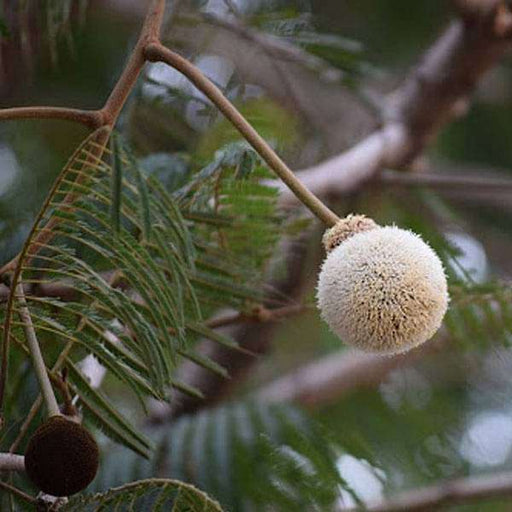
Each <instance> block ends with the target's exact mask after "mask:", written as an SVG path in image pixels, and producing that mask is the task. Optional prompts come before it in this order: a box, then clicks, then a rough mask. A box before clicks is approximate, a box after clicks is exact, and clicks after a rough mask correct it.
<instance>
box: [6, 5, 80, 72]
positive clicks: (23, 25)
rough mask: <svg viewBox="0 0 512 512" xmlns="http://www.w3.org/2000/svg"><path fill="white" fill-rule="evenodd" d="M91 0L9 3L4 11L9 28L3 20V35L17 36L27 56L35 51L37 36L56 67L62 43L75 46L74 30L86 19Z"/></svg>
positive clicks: (8, 36)
mask: <svg viewBox="0 0 512 512" xmlns="http://www.w3.org/2000/svg"><path fill="white" fill-rule="evenodd" d="M87 7H88V0H25V1H22V2H7V3H6V5H5V7H4V8H3V11H4V12H5V13H6V14H8V19H9V20H10V25H8V24H7V22H6V19H5V18H4V17H3V16H2V17H1V18H0V36H1V37H2V38H6V39H9V38H11V37H12V36H14V35H16V36H18V37H19V40H20V41H21V45H22V47H23V50H24V52H23V53H24V54H25V56H26V54H27V51H32V49H33V48H32V47H33V46H34V45H33V43H34V34H37V37H38V38H39V39H40V40H41V41H42V42H43V43H44V45H45V46H46V47H47V48H48V51H49V54H50V58H51V61H52V64H53V65H56V64H57V62H58V46H59V43H61V42H62V41H65V42H66V43H67V45H68V47H69V48H70V49H72V45H73V34H72V30H71V27H72V26H73V24H74V23H76V22H78V23H80V24H83V22H84V20H85V15H86V10H87Z"/></svg>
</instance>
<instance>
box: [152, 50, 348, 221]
mask: <svg viewBox="0 0 512 512" xmlns="http://www.w3.org/2000/svg"><path fill="white" fill-rule="evenodd" d="M145 55H146V58H147V59H148V60H149V61H151V62H165V63H166V64H168V65H169V66H171V67H173V68H174V69H176V70H177V71H179V72H180V73H182V74H183V75H185V76H186V77H187V78H188V79H189V80H190V81H191V82H192V83H193V84H194V85H195V86H196V87H197V88H198V89H199V90H200V91H201V92H202V93H203V94H205V95H206V96H207V97H208V98H209V99H210V100H211V101H212V102H213V103H214V105H215V106H216V107H217V108H218V109H219V110H220V111H221V112H222V113H223V114H224V115H225V116H226V117H227V119H228V120H229V121H230V122H231V123H232V124H233V126H234V127H235V128H236V129H237V130H238V131H239V132H240V133H241V134H242V136H243V137H244V138H245V139H246V140H247V141H248V142H249V143H250V144H251V146H252V147H253V148H254V149H255V150H256V152H257V153H258V154H259V155H260V156H261V158H263V160H265V162H266V163H267V164H268V166H269V167H270V168H271V169H272V170H273V171H274V172H275V173H276V174H277V175H278V176H279V177H280V178H281V179H282V180H283V182H284V183H286V185H288V187H289V188H290V190H291V191H292V192H293V193H294V194H295V195H296V196H297V198H298V199H299V200H300V201H301V202H302V203H303V204H304V205H305V206H306V207H307V208H309V209H310V210H311V211H312V212H313V213H314V214H315V215H316V216H317V217H318V218H319V219H320V220H321V221H323V222H324V223H325V224H327V225H328V226H333V225H334V224H336V223H337V222H338V221H339V217H338V216H337V215H336V214H335V213H334V212H332V211H331V210H330V209H329V208H328V207H327V206H326V205H325V204H324V203H323V202H322V201H320V199H318V198H317V197H316V196H315V195H314V194H312V193H311V191H310V190H309V189H308V188H307V187H305V186H304V185H303V184H302V183H301V181H300V180H299V179H298V178H297V177H296V176H295V174H294V173H293V172H292V171H291V170H290V168H289V167H288V166H287V165H286V164H285V163H284V162H283V160H282V159H281V158H280V157H279V156H278V155H277V154H276V152H275V151H274V150H273V149H272V148H271V147H270V146H269V145H268V144H267V142H266V141H265V139H263V137H261V135H260V134H259V133H258V132H257V131H256V130H255V129H254V128H253V127H252V126H251V125H250V124H249V123H248V122H247V120H246V119H245V117H244V116H243V115H242V114H241V113H240V112H239V111H238V110H237V109H236V107H235V106H234V105H233V104H232V103H231V102H230V101H229V100H228V99H227V98H226V97H225V96H224V94H223V93H222V91H221V90H220V89H219V88H218V87H217V86H216V85H215V84H214V83H213V82H212V81H211V80H209V79H208V78H207V77H206V76H205V75H204V74H203V73H202V72H201V71H200V70H199V69H198V68H197V67H195V66H194V65H193V64H192V63H191V62H189V61H188V60H187V59H184V58H183V57H181V55H178V54H177V53H175V52H173V51H172V50H169V49H168V48H166V47H165V46H163V45H162V44H160V43H159V42H155V43H152V44H150V45H148V46H147V47H146V50H145Z"/></svg>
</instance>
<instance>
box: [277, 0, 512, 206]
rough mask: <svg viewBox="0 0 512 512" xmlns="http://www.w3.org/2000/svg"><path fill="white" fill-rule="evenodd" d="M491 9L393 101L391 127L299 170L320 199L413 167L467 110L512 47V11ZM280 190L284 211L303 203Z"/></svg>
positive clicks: (448, 37)
mask: <svg viewBox="0 0 512 512" xmlns="http://www.w3.org/2000/svg"><path fill="white" fill-rule="evenodd" d="M491 7H493V9H494V10H493V12H490V13H485V15H484V14H482V13H480V14H479V15H475V16H474V17H472V18H471V19H470V20H457V21H454V22H453V23H451V24H450V25H449V27H448V28H447V30H446V31H445V32H444V33H443V34H442V36H441V37H440V38H439V39H438V40H437V41H436V43H435V44H434V45H433V46H432V47H431V48H430V49H429V50H428V51H427V53H426V54H425V56H424V57H423V59H422V61H421V65H420V66H417V67H415V68H414V69H413V71H412V72H411V73H410V74H409V76H408V77H407V78H406V80H405V81H404V83H403V84H402V86H401V87H399V88H398V89H397V90H396V91H395V92H394V93H393V94H392V95H391V96H390V97H389V98H388V100H387V102H386V105H385V108H384V117H385V126H384V127H383V128H382V129H380V130H378V131H376V132H374V133H373V134H371V135H370V136H369V137H367V138H366V139H364V140H363V141H361V142H359V143H358V144H357V145H355V146H354V147H352V148H351V149H349V150H348V151H346V152H344V153H341V154H339V155H336V156H334V157H332V158H330V159H328V160H326V161H324V162H321V163H319V164H317V165H315V166H313V167H310V168H308V169H304V170H303V171H298V174H299V176H300V179H301V181H302V183H304V185H305V186H307V187H308V188H309V189H310V190H311V191H312V192H313V193H315V194H316V195H318V196H320V197H326V196H329V197H330V196H333V197H340V196H343V195H345V194H348V193H351V192H353V191H355V190H357V189H359V188H361V187H362V186H363V185H364V184H365V183H366V182H368V180H370V179H372V178H373V177H374V176H375V175H376V174H377V173H378V172H379V171H380V170H381V169H383V168H385V167H388V168H392V169H401V168H407V166H408V165H409V164H411V163H412V162H413V161H414V159H416V158H417V157H418V156H419V155H421V153H422V151H423V149H424V148H425V146H426V145H428V144H429V143H430V142H432V139H433V138H434V137H435V135H436V134H437V133H439V131H440V130H441V128H442V127H443V126H444V125H445V124H446V123H447V122H449V121H452V120H453V119H454V118H456V117H460V116H461V115H463V114H464V113H465V112H466V111H467V108H468V98H469V96H470V94H471V93H472V92H473V90H474V89H475V87H476V85H477V83H478V81H479V80H480V79H481V78H482V76H483V75H484V74H485V73H486V72H487V71H488V70H489V69H490V68H491V67H492V66H494V65H495V64H496V62H497V61H498V60H499V59H500V58H501V57H502V56H503V55H504V53H505V52H506V51H507V50H508V49H509V48H510V46H511V32H512V20H511V18H512V13H511V11H510V10H509V8H508V7H506V5H505V3H504V2H495V5H494V6H491ZM491 11H492V9H491ZM278 185H279V184H278ZM280 189H281V192H282V198H281V200H282V204H283V205H284V206H290V205H293V204H296V203H297V201H296V199H295V197H294V196H293V195H292V194H290V192H289V191H288V190H287V189H286V188H285V187H282V186H280Z"/></svg>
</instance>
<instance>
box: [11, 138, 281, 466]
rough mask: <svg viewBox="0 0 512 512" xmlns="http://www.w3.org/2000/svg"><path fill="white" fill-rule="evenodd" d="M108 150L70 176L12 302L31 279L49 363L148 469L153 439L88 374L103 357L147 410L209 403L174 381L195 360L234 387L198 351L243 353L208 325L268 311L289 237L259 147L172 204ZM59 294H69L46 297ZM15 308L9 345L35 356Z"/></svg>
mask: <svg viewBox="0 0 512 512" xmlns="http://www.w3.org/2000/svg"><path fill="white" fill-rule="evenodd" d="M107 138H108V133H107V132H106V131H105V130H102V131H99V132H97V133H95V134H93V135H92V136H90V137H89V138H88V139H87V140H86V141H85V142H84V143H83V144H82V145H81V146H80V147H79V148H78V149H77V151H76V152H75V154H74V155H73V157H72V158H71V159H70V161H69V163H68V164H67V165H66V167H65V168H64V169H63V171H62V172H61V174H60V175H59V177H58V179H57V181H56V183H55V185H54V187H53V189H52V191H51V193H50V195H49V196H48V198H47V201H46V203H45V205H44V207H43V209H42V210H41V213H40V215H39V217H38V219H37V220H36V223H35V225H34V228H33V230H32V232H31V234H30V236H29V238H28V240H27V242H26V244H25V248H24V251H23V253H22V257H21V259H20V261H19V263H18V266H17V271H16V273H15V274H14V276H13V283H12V286H11V289H14V283H16V282H17V281H18V280H19V279H21V278H22V279H23V282H24V283H25V285H26V286H28V287H29V291H28V292H27V301H28V305H29V308H30V312H31V316H32V321H33V323H34V328H35V330H36V333H37V335H38V338H39V340H40V342H42V343H44V344H45V346H48V348H47V349H45V354H46V362H47V364H48V365H49V366H50V361H52V360H53V362H56V361H59V365H60V366H65V367H67V369H68V372H69V385H70V387H71V390H72V391H73V392H75V393H77V394H78V396H79V397H80V405H81V406H82V408H83V410H84V413H85V416H86V418H88V419H89V421H91V422H92V423H94V424H96V425H97V426H98V427H99V428H100V429H101V430H102V431H103V432H104V433H105V434H106V435H108V436H109V437H111V438H112V439H114V440H116V441H117V442H120V443H123V444H125V445H126V446H128V447H130V448H131V449H132V450H134V451H136V452H137V453H139V454H142V455H144V456H148V454H149V451H148V450H149V449H150V443H149V442H148V440H147V439H146V438H145V437H144V436H142V435H141V434H140V433H138V432H137V431H136V429H135V428H134V427H133V425H132V424H131V422H129V421H128V420H127V419H125V418H124V417H123V416H122V415H121V414H120V413H119V412H118V411H117V409H116V407H115V406H114V405H113V404H112V403H111V400H110V399H109V398H108V397H107V396H106V394H105V393H103V392H102V391H99V390H97V389H94V388H93V387H92V386H91V384H90V383H89V381H88V379H87V378H86V377H85V376H84V374H83V373H82V370H81V368H80V364H79V361H80V360H81V359H82V358H83V356H84V355H85V354H93V355H94V356H95V357H96V358H97V360H98V361H99V362H100V363H101V364H102V365H103V366H104V367H105V368H106V369H107V370H108V371H109V373H110V374H111V375H113V376H114V377H116V378H117V379H118V380H119V381H120V382H122V383H123V384H124V385H125V386H127V387H128V388H129V389H131V390H132V392H133V393H134V394H135V396H137V397H138V398H139V400H140V402H141V404H142V405H144V399H145V397H147V396H151V397H153V398H156V399H159V400H166V399H168V397H169V396H170V395H169V391H170V388H171V387H174V388H176V389H179V390H180V391H182V392H185V393H189V394H193V395H195V396H201V395H200V393H199V392H198V391H197V390H195V389H193V388H189V387H188V386H186V385H185V384H184V383H182V382H180V381H179V380H178V379H177V377H176V376H175V369H176V367H177V365H178V364H179V363H180V361H182V360H183V359H188V360H190V361H192V362H193V363H194V364H196V365H199V366H202V367H204V368H206V369H207V370H209V371H212V372H214V373H217V374H218V375H220V376H223V377H226V376H227V374H226V371H225V370H224V369H223V368H222V367H220V366H219V365H218V364H216V363H215V362H214V361H212V360H210V359H209V358H208V357H207V356H204V355H201V354H199V353H198V352H196V351H195V350H194V346H195V345H196V343H197V342H198V340H199V339H201V338H209V339H210V340H212V341H214V342H216V343H219V344H222V345H224V346H228V347H230V348H232V349H234V350H237V349H238V347H237V345H236V343H235V342H234V341H233V340H231V339H230V338H228V337H226V336H224V335H223V334H221V333H219V332H216V331H214V330H212V329H210V328H209V327H208V323H207V322H205V321H204V318H205V315H207V314H210V312H214V311H215V310H216V309H217V308H219V307H226V306H231V307H235V308H237V309H240V310H244V309H246V308H249V309H250V308H251V307H252V305H253V304H255V303H257V302H258V301H260V300H262V299H263V293H262V290H261V282H262V278H261V272H262V271H263V268H264V264H265V260H266V259H267V257H268V256H269V254H270V252H271V247H272V245H273V243H274V242H275V240H276V238H277V233H278V232H279V229H280V227H279V221H278V217H276V215H275V212H274V205H275V192H274V191H273V190H272V189H270V188H268V187H266V186H264V185H261V184H259V180H260V178H261V176H262V175H264V171H263V169H262V168H261V166H260V165H259V164H257V161H256V158H255V157H254V154H253V153H252V152H251V151H249V150H248V149H247V147H245V146H239V145H234V146H228V147H226V149H225V150H223V151H220V152H219V153H218V154H217V156H216V159H215V161H214V162H213V163H212V164H210V165H209V166H208V167H207V168H205V169H203V171H201V172H199V173H198V174H197V175H196V176H195V177H193V178H192V179H191V181H190V182H189V183H188V184H187V185H186V186H185V187H183V188H181V189H179V190H178V191H174V192H172V191H171V192H168V191H167V190H166V189H165V187H164V186H163V185H162V184H161V183H160V182H159V181H158V179H156V178H155V177H154V176H152V175H151V173H150V174H149V175H148V174H147V173H145V172H142V171H141V169H140V168H139V164H138V162H137V161H136V159H135V158H134V157H133V156H132V154H131V153H130V151H129V150H128V148H126V147H124V146H123V145H122V144H121V143H120V142H119V141H117V142H114V144H113V146H112V147H113V148H114V152H113V153H112V152H111V151H110V150H109V149H108V148H107V147H106V146H105V142H106V140H107ZM114 140H115V139H114ZM98 141H100V142H101V143H98ZM50 231H51V234H52V235H53V236H52V237H47V236H46V235H47V234H48V233H50ZM255 238H256V239H257V240H258V244H257V246H256V248H255V250H250V248H251V247H252V246H253V243H254V240H255ZM21 276H22V277H21ZM48 286H57V287H59V286H60V287H64V288H65V291H63V292H57V293H56V294H50V295H54V296H53V297H52V296H38V294H37V290H38V288H40V287H48ZM127 288H129V290H130V291H129V293H127V292H126V289H127ZM31 291H32V292H34V293H31ZM61 294H64V295H66V296H67V298H66V299H63V298H62V297H61ZM69 295H71V300H69ZM6 306H7V307H6V308H5V312H6V315H5V318H4V340H5V341H7V340H9V339H10V340H13V341H15V342H17V345H18V346H20V347H21V348H22V349H23V350H24V351H25V352H27V349H26V347H25V345H24V341H23V340H24V333H23V324H22V323H21V321H20V320H18V308H19V304H18V301H17V298H16V297H14V295H12V294H11V296H10V299H9V302H8V304H7V305H6ZM56 345H57V346H58V347H59V348H58V350H57V351H55V346H56Z"/></svg>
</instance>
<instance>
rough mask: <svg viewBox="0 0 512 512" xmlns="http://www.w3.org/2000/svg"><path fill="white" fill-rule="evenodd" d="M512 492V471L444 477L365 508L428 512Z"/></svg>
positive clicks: (354, 511) (340, 510) (353, 510)
mask: <svg viewBox="0 0 512 512" xmlns="http://www.w3.org/2000/svg"><path fill="white" fill-rule="evenodd" d="M511 496H512V472H503V473H494V474H491V475H483V476H471V477H467V478H459V479H456V480H451V481H450V480H448V481H443V482H441V483H439V484H437V485H432V486H429V487H423V488H420V489H415V490H413V491H407V492H404V493H402V494H399V495H398V496H396V497H395V498H392V499H390V500H386V501H384V502H382V503H378V504H376V505H369V506H367V507H365V508H364V510H365V511H367V512H427V511H432V510H441V509H444V508H445V507H448V506H454V505H462V504H467V503H471V502H475V501H480V500H489V499H492V498H508V497H511ZM360 510H361V509H360V508H342V507H340V508H338V510H337V512H357V511H360Z"/></svg>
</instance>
